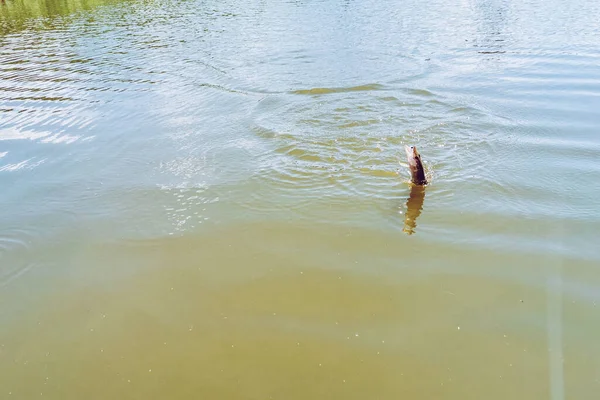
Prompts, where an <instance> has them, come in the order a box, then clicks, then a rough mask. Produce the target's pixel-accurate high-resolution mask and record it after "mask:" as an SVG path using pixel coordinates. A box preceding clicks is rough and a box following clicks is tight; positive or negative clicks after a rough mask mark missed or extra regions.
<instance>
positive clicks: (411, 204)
mask: <svg viewBox="0 0 600 400" xmlns="http://www.w3.org/2000/svg"><path fill="white" fill-rule="evenodd" d="M424 201H425V186H422V185H411V188H410V195H409V196H408V199H407V200H406V213H405V215H404V228H403V229H402V231H403V232H406V233H407V234H408V235H412V234H413V233H415V228H416V227H417V218H418V217H419V215H421V210H422V209H423V202H424Z"/></svg>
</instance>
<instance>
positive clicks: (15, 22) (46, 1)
mask: <svg viewBox="0 0 600 400" xmlns="http://www.w3.org/2000/svg"><path fill="white" fill-rule="evenodd" d="M118 2H120V0H0V35H6V34H9V33H13V32H18V31H21V30H24V29H44V28H49V27H50V28H53V27H55V22H56V21H55V18H56V17H64V16H68V15H71V14H74V13H76V12H78V11H83V10H91V9H93V8H95V7H98V6H102V5H107V4H114V3H118ZM61 20H62V19H61Z"/></svg>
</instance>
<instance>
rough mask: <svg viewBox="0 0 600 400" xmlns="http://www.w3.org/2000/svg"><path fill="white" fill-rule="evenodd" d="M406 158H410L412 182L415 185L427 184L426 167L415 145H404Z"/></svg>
mask: <svg viewBox="0 0 600 400" xmlns="http://www.w3.org/2000/svg"><path fill="white" fill-rule="evenodd" d="M404 151H406V158H407V159H408V168H409V169H410V176H411V182H412V183H413V184H415V185H419V186H421V185H427V183H428V182H427V178H426V177H425V169H424V168H423V162H422V161H421V155H420V154H419V152H418V151H417V148H416V147H415V146H404Z"/></svg>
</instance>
